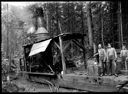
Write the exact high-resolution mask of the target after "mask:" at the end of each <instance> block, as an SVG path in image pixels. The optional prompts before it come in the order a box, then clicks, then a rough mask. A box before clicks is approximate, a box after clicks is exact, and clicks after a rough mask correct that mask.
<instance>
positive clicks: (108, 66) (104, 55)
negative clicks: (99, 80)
mask: <svg viewBox="0 0 128 94" xmlns="http://www.w3.org/2000/svg"><path fill="white" fill-rule="evenodd" d="M97 55H98V60H97V61H98V66H99V69H100V72H99V75H100V76H103V75H109V76H111V75H115V76H118V75H117V74H116V60H117V52H116V50H115V48H114V47H111V44H110V43H108V45H107V47H106V48H103V47H102V45H101V44H99V45H98V53H97ZM120 57H121V62H120V63H121V67H122V69H124V68H125V62H126V60H127V59H128V50H127V49H126V47H125V46H124V45H123V46H122V50H121V52H120Z"/></svg>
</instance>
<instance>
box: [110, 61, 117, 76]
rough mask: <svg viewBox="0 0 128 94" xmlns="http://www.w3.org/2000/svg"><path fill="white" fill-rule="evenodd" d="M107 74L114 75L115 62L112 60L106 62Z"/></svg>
mask: <svg viewBox="0 0 128 94" xmlns="http://www.w3.org/2000/svg"><path fill="white" fill-rule="evenodd" d="M108 73H109V74H115V73H116V62H115V60H114V59H109V62H108Z"/></svg>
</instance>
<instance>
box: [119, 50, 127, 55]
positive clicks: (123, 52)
mask: <svg viewBox="0 0 128 94" xmlns="http://www.w3.org/2000/svg"><path fill="white" fill-rule="evenodd" d="M127 56H128V50H121V52H120V57H127Z"/></svg>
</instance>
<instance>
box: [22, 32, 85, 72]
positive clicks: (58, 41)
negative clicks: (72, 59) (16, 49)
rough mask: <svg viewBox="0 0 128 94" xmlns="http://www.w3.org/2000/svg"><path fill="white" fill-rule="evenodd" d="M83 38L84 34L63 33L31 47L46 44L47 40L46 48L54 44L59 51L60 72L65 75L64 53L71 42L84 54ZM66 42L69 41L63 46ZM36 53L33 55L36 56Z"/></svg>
mask: <svg viewBox="0 0 128 94" xmlns="http://www.w3.org/2000/svg"><path fill="white" fill-rule="evenodd" d="M84 36H85V34H80V33H63V34H59V35H58V36H55V37H52V38H49V39H46V40H40V41H38V42H36V43H33V44H31V45H34V44H40V43H42V44H43V42H46V41H47V40H50V42H49V44H48V45H47V47H48V46H49V45H50V43H54V44H55V45H56V47H57V48H58V49H59V50H60V54H61V60H62V71H63V73H64V74H65V71H66V64H65V58H64V51H65V49H66V48H67V47H68V46H69V45H70V44H71V42H73V43H74V44H75V45H77V46H78V47H80V48H81V49H83V54H85V48H84V42H83V40H84ZM78 39H81V40H82V41H81V42H82V44H83V45H81V44H80V43H79V40H78ZM68 40H71V41H70V42H68V43H67V44H66V45H63V41H68ZM28 45H30V44H28ZM26 46H27V45H26ZM26 46H24V47H26ZM47 47H45V49H47ZM31 49H32V48H31ZM43 51H45V50H43ZM43 51H42V50H40V51H38V53H39V52H43ZM30 53H31V52H30ZM30 53H29V54H30ZM38 53H35V54H38ZM84 60H85V55H84Z"/></svg>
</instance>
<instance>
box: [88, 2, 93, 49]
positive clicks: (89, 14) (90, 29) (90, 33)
mask: <svg viewBox="0 0 128 94" xmlns="http://www.w3.org/2000/svg"><path fill="white" fill-rule="evenodd" d="M91 20H92V14H91V8H90V4H88V6H87V25H88V36H89V45H90V46H91V47H93V39H92V21H91Z"/></svg>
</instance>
